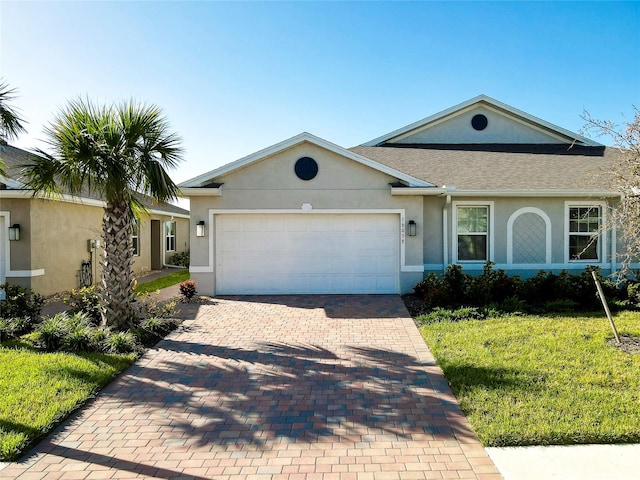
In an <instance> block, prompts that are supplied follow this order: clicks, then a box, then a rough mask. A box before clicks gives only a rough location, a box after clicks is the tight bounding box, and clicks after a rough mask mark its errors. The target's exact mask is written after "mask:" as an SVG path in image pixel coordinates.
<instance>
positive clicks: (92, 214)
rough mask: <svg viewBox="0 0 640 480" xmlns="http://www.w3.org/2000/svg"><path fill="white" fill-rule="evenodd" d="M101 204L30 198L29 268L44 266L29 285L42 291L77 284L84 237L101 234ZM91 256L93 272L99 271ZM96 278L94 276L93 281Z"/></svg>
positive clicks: (84, 252) (84, 255)
mask: <svg viewBox="0 0 640 480" xmlns="http://www.w3.org/2000/svg"><path fill="white" fill-rule="evenodd" d="M101 221H102V208H98V207H92V206H86V205H78V204H73V203H67V202H60V201H51V200H32V202H31V232H30V237H31V268H32V269H41V268H42V269H44V270H45V274H44V275H42V276H38V277H33V278H32V280H31V288H32V289H33V290H34V291H36V292H38V293H41V294H43V295H50V294H52V293H56V292H60V291H64V290H69V289H72V288H78V287H79V286H80V279H79V271H80V266H81V262H82V260H89V249H88V247H87V241H88V240H91V239H99V238H100V237H101ZM95 260H96V259H95V253H94V259H93V266H94V274H96V276H99V275H100V270H99V263H97V262H96V261H95ZM95 281H96V278H94V283H95Z"/></svg>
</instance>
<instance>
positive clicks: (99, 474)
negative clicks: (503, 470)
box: [0, 295, 501, 480]
mask: <svg viewBox="0 0 640 480" xmlns="http://www.w3.org/2000/svg"><path fill="white" fill-rule="evenodd" d="M213 302H214V304H212V305H202V306H200V307H199V309H198V310H199V311H198V313H197V318H196V319H195V320H194V321H187V322H185V324H184V326H183V328H182V329H181V330H180V331H178V332H175V333H174V334H173V335H172V336H171V337H170V338H168V339H166V340H164V341H163V342H162V343H160V344H159V345H158V346H157V348H156V349H155V350H152V351H150V352H148V353H147V354H146V355H145V356H144V357H143V358H142V359H141V360H140V361H139V362H138V363H137V364H136V365H134V366H133V367H132V368H130V369H129V370H128V371H127V372H126V373H125V374H124V375H122V376H121V377H120V378H119V379H118V380H117V381H115V382H113V383H112V384H111V385H109V386H108V387H107V388H106V389H105V390H104V391H103V392H102V393H101V394H100V395H99V396H98V398H97V399H95V400H94V401H93V402H91V403H90V404H89V405H88V406H87V407H85V408H84V409H83V410H82V411H81V412H80V413H79V414H78V415H76V416H75V417H74V418H73V419H72V420H71V421H70V422H67V423H66V424H65V425H64V426H63V427H61V428H60V429H59V430H58V431H57V432H56V433H55V434H54V435H52V436H51V437H49V438H48V439H46V440H45V441H43V442H42V443H41V444H39V445H38V446H37V447H36V448H35V449H34V451H33V452H31V454H30V455H29V456H28V457H27V458H25V459H23V460H22V461H21V462H19V463H15V464H10V465H9V466H8V467H7V468H5V469H4V470H2V471H0V478H2V479H5V478H14V477H18V478H21V479H32V478H47V479H54V478H63V479H95V478H114V479H115V478H117V479H124V478H163V479H168V478H195V479H205V478H206V479H227V478H228V479H234V480H239V479H245V478H246V479H281V478H282V479H289V480H293V479H298V478H308V479H333V478H336V479H338V478H339V479H359V480H360V479H388V478H390V479H414V478H478V479H498V478H501V477H500V475H499V474H498V473H497V470H496V468H495V467H494V465H493V463H492V462H491V460H490V459H489V457H488V456H487V454H486V453H485V451H484V449H483V448H482V446H481V445H480V443H479V442H478V440H477V439H476V437H475V435H474V434H473V432H472V430H471V429H470V427H469V424H468V423H467V420H466V418H465V417H464V415H462V413H461V411H460V409H459V407H458V404H457V402H456V399H455V398H454V397H453V395H452V394H451V391H450V390H449V387H448V385H447V383H446V381H445V380H444V377H443V375H442V371H441V370H440V368H439V367H438V366H437V365H436V364H435V362H434V360H433V357H432V356H431V354H430V352H429V350H428V349H427V347H426V346H425V344H424V342H423V341H422V339H421V337H420V335H419V333H418V331H417V329H416V327H415V326H414V324H413V321H412V320H411V318H410V317H409V315H408V313H407V310H406V309H405V307H404V305H403V303H402V300H401V299H400V298H399V297H397V296H390V295H389V296H387V295H381V296H370V295H362V296H282V297H276V296H269V297H226V298H218V299H215V300H214V301H213ZM194 316H195V315H194Z"/></svg>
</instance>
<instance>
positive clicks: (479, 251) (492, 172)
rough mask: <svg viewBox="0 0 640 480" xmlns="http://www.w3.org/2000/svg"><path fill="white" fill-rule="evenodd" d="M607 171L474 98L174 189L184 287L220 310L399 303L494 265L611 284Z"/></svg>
mask: <svg viewBox="0 0 640 480" xmlns="http://www.w3.org/2000/svg"><path fill="white" fill-rule="evenodd" d="M617 159H618V152H617V151H616V150H615V149H611V148H605V147H604V146H603V145H601V144H598V143H597V142H594V141H593V140H590V139H587V138H584V137H582V136H580V135H578V134H576V133H573V132H570V131H567V130H565V129H563V128H561V127H558V126H556V125H553V124H550V123H548V122H546V121H544V120H542V119H539V118H536V117H534V116H532V115H530V114H528V113H525V112H522V111H520V110H517V109H515V108H513V107H511V106H509V105H506V104H504V103H502V102H499V101H497V100H495V99H492V98H490V97H487V96H484V95H481V96H478V97H476V98H473V99H471V100H468V101H466V102H463V103H461V104H459V105H456V106H454V107H452V108H450V109H447V110H445V111H443V112H440V113H437V114H435V115H432V116H430V117H427V118H425V119H423V120H420V121H418V122H415V123H412V124H411V125H407V126H405V127H403V128H400V129H398V130H395V131H393V132H390V133H388V134H385V135H382V136H380V137H378V138H376V139H374V140H371V141H369V142H366V143H364V144H362V145H360V146H357V147H354V148H349V149H347V148H343V147H340V146H338V145H335V144H333V143H331V142H329V141H327V140H324V139H321V138H318V137H315V136H313V135H311V134H309V133H302V134H300V135H297V136H295V137H293V138H290V139H288V140H285V141H283V142H280V143H278V144H276V145H273V146H271V147H268V148H266V149H264V150H261V151H259V152H256V153H254V154H252V155H249V156H247V157H245V158H242V159H240V160H237V161H235V162H232V163H230V164H228V165H225V166H222V167H220V168H217V169H215V170H212V171H210V172H207V173H205V174H203V175H199V176H197V177H195V178H193V179H191V180H189V181H186V182H184V183H183V184H181V189H182V191H183V193H184V194H185V195H186V196H188V197H189V198H190V200H191V222H192V224H193V228H191V230H190V231H191V267H190V271H191V275H192V278H195V279H196V280H197V281H198V283H199V291H200V292H202V293H209V294H211V295H221V294H300V293H345V294H349V293H405V292H409V291H411V289H412V287H413V286H414V285H415V284H416V283H417V282H418V281H419V280H421V279H422V278H423V277H424V276H425V275H426V274H428V273H429V272H437V273H442V272H443V271H444V269H445V268H446V267H447V266H448V265H450V264H460V265H463V266H464V269H465V271H471V272H473V271H479V270H481V269H482V267H483V265H484V264H485V262H486V261H489V260H490V261H493V262H495V263H496V267H497V268H502V269H505V270H506V271H507V272H509V273H512V274H519V275H522V276H529V275H533V274H535V273H536V272H537V271H538V270H540V269H545V270H552V271H559V270H562V269H567V270H569V271H579V270H582V269H584V267H585V266H586V265H599V266H600V267H601V268H602V270H603V272H605V273H608V272H611V271H612V270H615V269H616V263H615V258H616V248H617V247H616V240H615V232H611V233H609V234H604V235H601V236H600V237H598V238H595V239H594V233H596V232H597V231H598V229H599V227H600V225H602V224H603V222H605V220H606V215H607V206H609V205H612V204H615V202H616V199H617V198H619V197H618V196H617V194H616V193H615V192H612V191H608V190H607V189H606V188H604V187H603V185H606V181H605V180H606V178H605V177H606V172H607V170H608V169H609V168H610V167H611V165H612V164H613V163H615V162H616V161H617ZM197 224H200V226H199V230H200V234H201V236H198V235H197V234H196V228H195V225H197Z"/></svg>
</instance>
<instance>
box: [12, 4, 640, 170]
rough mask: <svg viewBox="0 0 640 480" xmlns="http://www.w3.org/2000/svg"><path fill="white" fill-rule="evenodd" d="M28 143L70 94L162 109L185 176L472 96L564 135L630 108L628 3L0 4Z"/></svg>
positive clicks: (635, 50)
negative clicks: (179, 145)
mask: <svg viewBox="0 0 640 480" xmlns="http://www.w3.org/2000/svg"><path fill="white" fill-rule="evenodd" d="M0 29H1V32H0V42H1V43H0V75H2V77H4V79H5V80H6V81H8V82H9V83H10V84H11V85H12V86H14V87H16V88H18V89H19V95H20V97H19V98H18V99H17V100H16V101H15V102H14V104H15V105H16V106H17V107H19V108H20V109H21V110H22V114H23V116H24V117H25V118H26V119H27V120H28V121H29V124H28V130H29V133H28V135H24V136H23V137H21V138H20V140H19V141H18V142H17V145H18V146H21V147H23V148H27V149H28V148H32V147H34V146H42V145H41V144H40V143H39V141H40V139H42V138H43V135H42V129H43V126H44V125H45V124H46V123H47V122H48V121H50V120H51V119H52V117H53V114H54V113H55V112H56V111H58V110H59V108H60V107H61V106H63V105H65V103H66V102H67V101H68V100H69V99H72V98H76V97H78V96H79V95H82V96H85V95H86V96H88V97H90V98H92V99H95V100H98V101H103V102H113V101H120V100H123V99H128V98H131V97H134V98H136V99H139V100H142V101H145V102H149V103H155V104H157V105H159V106H160V107H161V108H162V109H163V111H164V113H165V114H166V116H167V117H168V118H169V120H170V122H171V125H172V127H173V129H174V130H175V131H177V132H178V133H179V134H180V135H181V136H182V137H183V139H184V146H185V148H186V153H185V162H184V163H183V164H182V165H181V166H180V168H179V169H177V170H175V171H173V172H172V176H173V177H174V179H175V180H176V181H184V180H186V179H188V178H191V177H194V176H196V175H199V174H201V173H204V172H206V171H209V170H212V169H214V168H216V167H219V166H221V165H223V164H225V163H228V162H230V161H233V160H236V159H238V158H240V157H243V156H245V155H248V154H250V153H253V152H255V151H257V150H260V149H262V148H265V147H267V146H270V145H272V144H274V143H277V142H279V141H282V140H284V139H287V138H289V137H291V136H294V135H296V134H298V133H300V132H302V131H308V132H310V133H312V134H314V135H318V136H320V137H322V138H325V139H327V140H329V141H331V142H334V143H337V144H338V145H341V146H344V147H351V146H354V145H358V144H360V143H363V142H366V141H368V140H371V139H373V138H375V137H378V136H380V135H382V134H384V133H387V132H389V131H392V130H395V129H397V128H400V127H402V126H404V125H407V124H409V123H412V122H414V121H416V120H419V119H421V118H424V117H426V116H429V115H432V114H434V113H437V112H439V111H441V110H444V109H446V108H448V107H450V106H453V105H455V104H457V103H460V102H462V101H465V100H467V99H469V98H472V97H475V96H476V95H479V94H481V93H484V94H486V95H489V96H491V97H494V98H496V99H497V100H500V101H502V102H505V103H507V104H509V105H512V106H513V107H516V108H518V109H520V110H524V111H526V112H528V113H530V114H532V115H535V116H538V117H540V118H543V119H545V120H547V121H549V122H552V123H555V124H557V125H559V126H561V127H564V128H567V129H569V130H573V131H577V130H579V129H580V128H581V126H582V124H583V121H582V119H581V118H580V115H581V114H582V112H583V110H585V109H586V110H589V111H590V112H591V114H593V115H594V116H595V117H597V118H602V119H611V120H615V121H622V120H624V116H626V118H628V119H631V118H632V115H633V110H632V105H636V106H639V107H640V3H638V2H571V3H560V2H532V3H530V2H489V3H485V2H407V3H404V2H371V3H369V2H353V3H352V2H205V1H200V2H153V1H144V2H115V1H114V2H91V1H87V2H29V1H17V2H16V1H10V0H9V1H7V0H3V1H2V3H0Z"/></svg>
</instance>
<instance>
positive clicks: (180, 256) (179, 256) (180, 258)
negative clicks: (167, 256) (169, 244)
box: [171, 252, 190, 268]
mask: <svg viewBox="0 0 640 480" xmlns="http://www.w3.org/2000/svg"><path fill="white" fill-rule="evenodd" d="M189 263H190V259H189V252H180V253H176V254H175V255H174V256H173V257H171V264H172V265H179V266H181V267H187V268H188V267H189Z"/></svg>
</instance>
